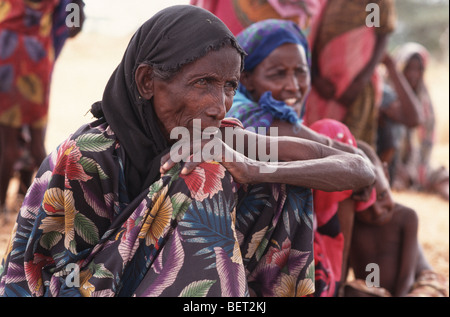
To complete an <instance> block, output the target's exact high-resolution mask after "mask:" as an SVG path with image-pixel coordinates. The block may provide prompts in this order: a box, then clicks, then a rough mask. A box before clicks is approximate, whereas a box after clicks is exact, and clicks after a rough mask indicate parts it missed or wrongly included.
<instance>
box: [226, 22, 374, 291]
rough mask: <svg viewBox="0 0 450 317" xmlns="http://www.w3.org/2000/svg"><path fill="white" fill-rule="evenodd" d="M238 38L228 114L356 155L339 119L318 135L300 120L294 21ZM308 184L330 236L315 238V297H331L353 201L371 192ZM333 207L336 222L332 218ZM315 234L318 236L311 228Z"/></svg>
mask: <svg viewBox="0 0 450 317" xmlns="http://www.w3.org/2000/svg"><path fill="white" fill-rule="evenodd" d="M237 39H238V42H239V44H240V45H241V46H242V48H243V49H244V50H245V51H246V53H247V56H246V57H245V62H244V71H243V73H242V75H241V81H240V85H239V88H238V91H237V93H236V96H235V98H234V100H233V106H232V107H231V109H230V111H229V112H228V113H227V115H228V116H231V117H235V118H238V119H239V120H240V121H241V122H242V123H243V125H244V127H245V128H246V129H248V130H252V129H255V130H256V129H257V128H266V129H267V130H268V131H269V133H270V129H268V128H269V127H272V128H276V129H277V131H278V135H280V136H291V137H297V138H300V139H309V140H313V141H315V142H318V143H322V144H325V145H329V146H331V147H335V148H338V149H341V150H344V151H347V152H350V153H359V152H358V149H357V148H356V141H354V139H353V136H352V135H351V133H350V131H348V128H346V127H345V126H344V125H343V124H342V123H339V122H337V121H335V120H324V121H322V122H320V123H318V125H317V128H319V126H320V125H321V124H325V125H328V126H331V125H332V126H333V127H336V129H337V130H338V131H337V132H336V133H325V132H326V129H322V128H321V127H320V132H323V133H318V132H316V131H314V130H313V129H311V128H309V127H306V126H305V125H303V124H302V120H301V117H302V110H303V104H304V101H305V98H306V96H307V93H308V91H309V88H310V72H309V50H308V45H307V41H306V38H305V37H304V35H303V33H302V32H301V30H300V29H299V28H298V26H297V25H296V24H295V23H293V22H290V21H284V20H275V19H270V20H265V21H261V22H257V23H254V24H253V25H251V26H250V27H248V28H247V29H245V30H244V31H243V32H241V33H239V34H238V36H237ZM333 127H332V129H331V130H333ZM344 132H348V134H350V136H351V138H345V140H346V141H344V142H342V141H343V139H344V136H343V135H341V134H343V133H344ZM338 134H339V135H338ZM352 139H353V142H352V143H350V142H351V141H352ZM329 175H330V174H327V177H328V176H329ZM313 188H314V189H315V191H314V206H315V215H316V217H317V218H316V219H315V220H316V221H315V222H316V224H319V223H320V226H321V227H322V233H324V234H325V235H327V236H329V237H330V238H329V239H328V238H326V237H323V238H322V237H320V238H318V239H315V245H316V247H317V250H320V252H321V253H320V254H319V253H315V257H316V260H315V261H316V268H319V269H320V272H317V274H316V278H315V280H316V293H315V295H316V296H334V295H336V294H337V290H338V287H339V280H340V276H341V266H342V265H343V263H342V261H343V259H345V258H346V254H347V250H348V247H349V241H350V235H351V230H352V228H351V227H352V223H353V215H354V211H355V201H354V199H362V200H367V199H368V198H369V197H368V196H367V192H370V191H368V190H366V191H365V192H364V193H366V195H365V196H364V195H363V196H361V198H358V196H357V195H353V192H352V191H349V192H348V191H347V192H345V193H343V192H342V193H333V191H321V190H320V188H317V187H313ZM338 210H340V212H339V213H340V218H341V219H340V222H341V223H340V224H339V222H338V221H337V219H338V215H337V213H338ZM327 224H328V225H327ZM331 227H333V230H332V231H333V232H332V233H330V232H326V233H325V231H327V230H326V228H328V229H330V228H331ZM341 233H342V234H343V235H344V236H345V239H344V238H343V237H342V235H340V234H341ZM315 236H316V237H319V236H321V235H320V234H319V233H318V232H315ZM319 240H320V241H319ZM343 240H345V247H344V241H343ZM322 242H323V243H322ZM325 244H328V246H329V247H328V250H331V249H335V252H334V253H333V254H332V255H331V254H330V253H329V254H330V257H328V256H327V255H326V249H327V247H326V246H325ZM315 251H316V250H315ZM330 252H331V251H330ZM331 257H333V260H331ZM330 260H331V261H332V262H333V263H330ZM344 265H345V264H344Z"/></svg>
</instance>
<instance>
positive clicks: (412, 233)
mask: <svg viewBox="0 0 450 317" xmlns="http://www.w3.org/2000/svg"><path fill="white" fill-rule="evenodd" d="M395 208H402V222H403V224H404V225H403V231H402V252H401V258H400V263H399V273H398V278H397V283H396V287H395V294H394V296H397V297H399V296H404V295H406V294H407V293H408V292H409V290H410V288H411V286H412V285H413V283H414V280H415V272H416V262H417V259H418V255H419V253H418V251H419V246H418V240H417V230H418V222H419V219H418V217H417V214H416V212H415V211H414V210H412V209H410V208H407V207H404V206H401V205H398V204H397V205H396V207H395Z"/></svg>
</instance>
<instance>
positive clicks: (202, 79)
mask: <svg viewBox="0 0 450 317" xmlns="http://www.w3.org/2000/svg"><path fill="white" fill-rule="evenodd" d="M195 83H196V84H199V85H206V84H207V83H208V81H207V80H206V78H200V79H199V80H197V81H196V82H195Z"/></svg>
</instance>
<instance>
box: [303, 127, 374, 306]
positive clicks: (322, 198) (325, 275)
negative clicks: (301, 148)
mask: <svg viewBox="0 0 450 317" xmlns="http://www.w3.org/2000/svg"><path fill="white" fill-rule="evenodd" d="M310 128H311V129H312V130H314V131H316V132H318V133H320V134H323V135H326V136H328V137H330V138H331V139H333V140H335V141H338V142H342V143H345V144H349V145H351V146H354V147H356V146H357V143H356V140H355V138H354V137H353V135H352V133H351V132H350V130H349V129H348V128H347V126H345V125H344V124H343V123H341V122H339V121H336V120H333V119H322V120H318V121H316V122H314V123H313V124H312V125H311V126H310ZM352 193H353V191H352V190H345V191H340V192H324V191H321V190H313V200H314V213H315V230H314V261H315V265H316V280H320V282H321V283H326V284H327V287H321V288H320V292H321V293H320V294H316V295H315V296H322V297H329V296H335V295H336V285H337V284H338V282H339V281H340V279H341V275H342V261H343V251H344V235H343V234H342V232H340V233H339V234H337V235H336V236H329V235H326V234H321V233H320V232H318V230H317V228H320V227H322V226H325V225H326V224H327V223H328V222H329V221H330V220H331V219H332V218H333V217H335V215H336V213H337V211H338V208H339V203H340V202H342V201H344V200H346V199H348V198H350V197H351V196H352ZM375 199H376V196H375V190H373V191H372V195H371V198H370V199H369V201H368V202H357V203H356V204H355V209H356V210H357V211H360V210H364V209H365V208H367V207H368V206H370V205H372V204H373V203H374V201H375Z"/></svg>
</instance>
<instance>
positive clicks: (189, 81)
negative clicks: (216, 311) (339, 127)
mask: <svg viewBox="0 0 450 317" xmlns="http://www.w3.org/2000/svg"><path fill="white" fill-rule="evenodd" d="M243 56H244V52H243V50H242V48H241V47H240V46H239V44H238V43H237V41H236V39H235V37H234V36H233V34H232V33H231V32H230V31H229V29H228V28H227V27H226V26H225V25H224V24H223V23H222V21H220V20H219V19H218V18H217V17H215V16H214V15H212V14H211V13H209V12H208V11H206V10H204V9H200V8H196V7H194V6H184V5H182V6H173V7H169V8H167V9H164V10H162V11H160V12H159V13H157V14H156V15H154V16H153V17H152V18H151V19H149V20H148V21H147V22H146V23H144V24H143V25H142V26H141V27H140V28H139V29H138V31H137V32H136V33H135V34H134V36H133V38H132V39H131V41H130V43H129V45H128V47H127V50H126V52H125V54H124V57H123V60H122V62H121V63H120V64H119V66H118V67H117V68H116V70H115V71H114V73H113V74H112V76H111V78H110V80H109V81H108V83H107V85H106V88H105V91H104V94H103V98H102V100H101V101H100V102H98V103H96V104H94V105H93V107H92V109H91V112H92V113H93V114H94V115H95V116H96V117H97V118H98V119H97V120H95V121H93V122H92V123H90V124H87V125H84V126H82V127H81V128H80V129H79V130H78V131H76V132H75V133H74V134H73V135H72V136H70V137H69V138H68V139H67V140H66V141H64V142H63V143H62V144H61V145H60V146H59V147H58V149H57V150H56V151H55V152H53V153H52V154H50V155H49V156H48V157H47V158H46V159H45V161H44V162H43V164H42V165H41V167H40V169H39V171H38V174H37V176H36V178H35V180H34V182H33V184H32V185H31V187H30V190H29V191H28V193H27V195H26V197H25V199H24V203H23V205H22V207H21V209H20V213H19V216H18V219H17V223H16V226H15V228H14V232H13V235H12V237H11V241H10V245H9V247H8V249H7V253H6V254H5V257H4V258H3V260H2V264H1V267H0V295H2V296H246V295H249V294H256V295H261V296H303V295H307V294H310V293H312V292H314V281H313V279H314V265H313V249H312V237H313V235H312V204H311V199H312V198H311V190H310V189H309V188H318V189H321V190H328V191H337V190H347V189H358V188H362V187H365V186H368V185H370V184H371V183H373V181H374V174H373V171H372V169H371V166H370V165H369V164H368V163H367V162H366V161H365V160H364V159H363V158H361V157H360V156H359V155H354V154H349V153H345V152H342V151H338V150H335V149H332V148H329V147H324V146H321V145H320V144H318V143H315V142H310V141H307V140H302V139H299V138H289V137H279V138H275V137H268V136H263V135H255V134H253V133H251V132H249V131H246V130H244V129H242V128H241V125H240V123H239V122H238V121H237V120H232V119H229V120H226V119H225V114H226V112H227V111H228V110H229V108H230V107H231V104H232V100H233V97H234V93H235V89H236V88H237V86H238V82H239V78H240V74H241V69H242V67H243V66H242V65H243ZM196 119H199V120H198V121H196ZM196 122H199V123H200V126H196ZM230 127H231V128H233V132H234V141H239V140H244V142H243V143H244V147H242V148H241V147H237V146H236V142H232V144H226V143H225V142H224V141H223V140H222V139H221V138H220V136H221V135H223V133H222V134H221V133H219V132H220V131H221V130H217V129H219V128H222V131H223V130H225V129H227V128H230ZM211 128H213V130H214V132H215V134H214V133H212V135H214V136H215V137H214V138H213V141H215V144H216V145H217V147H214V148H213V149H212V150H213V151H212V152H211V149H209V150H208V151H206V150H205V149H207V146H209V145H210V144H209V143H208V142H206V143H202V144H201V146H200V148H196V147H195V145H196V144H197V143H196V142H197V141H198V140H197V139H194V136H195V134H196V133H198V132H201V133H205V132H206V131H207V130H209V131H211ZM176 129H178V130H176ZM174 131H175V133H173V132H174ZM176 131H182V132H183V131H184V132H186V131H187V132H188V141H189V142H187V144H189V151H187V152H184V153H181V155H179V156H177V155H175V154H178V152H177V150H178V145H179V144H180V143H179V142H181V141H186V139H184V140H183V135H182V136H181V137H180V135H177V133H176ZM224 132H226V131H224ZM174 134H175V136H174ZM249 140H255V142H256V143H257V144H258V145H261V144H263V145H269V144H273V143H276V144H277V145H278V156H277V159H278V160H279V162H277V161H275V162H273V161H271V162H266V161H263V160H258V157H252V156H251V155H250V154H249V153H250V152H249V146H250V145H249ZM203 141H205V140H203ZM181 144H184V143H181ZM191 145H192V148H191ZM233 146H235V147H236V148H237V149H238V150H241V152H238V151H236V150H235V149H234V148H233ZM267 148H270V149H272V147H270V146H268V147H267ZM198 152H201V154H202V156H201V158H202V160H200V161H193V160H189V158H190V157H191V155H192V157H193V158H195V155H196V154H197V153H198ZM245 155H247V156H245ZM182 158H185V159H186V162H185V163H183V162H180V160H181V159H182ZM262 168H271V169H269V170H271V173H267V172H266V173H263V172H262ZM248 197H251V198H253V199H247V198H248ZM74 270H75V272H74ZM74 273H78V274H74Z"/></svg>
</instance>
